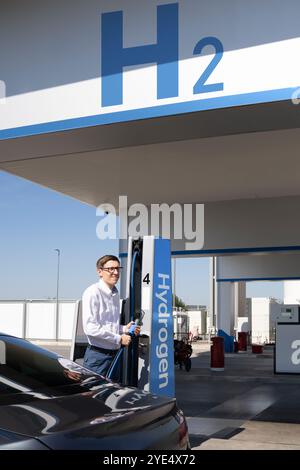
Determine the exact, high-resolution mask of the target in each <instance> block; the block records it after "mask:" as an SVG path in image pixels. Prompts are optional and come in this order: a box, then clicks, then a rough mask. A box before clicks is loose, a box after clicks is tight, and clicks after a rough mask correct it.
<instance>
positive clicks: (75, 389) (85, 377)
mask: <svg viewBox="0 0 300 470" xmlns="http://www.w3.org/2000/svg"><path fill="white" fill-rule="evenodd" d="M188 447H189V441H188V432H187V425H186V421H185V419H184V416H183V414H182V412H181V411H180V410H179V409H178V407H177V405H176V400H175V399H172V398H165V397H161V396H156V395H153V394H151V393H148V392H145V391H142V390H139V389H136V388H133V387H122V386H120V385H119V384H116V383H113V382H111V381H109V380H107V379H104V378H103V377H102V376H100V375H98V374H95V373H93V372H91V371H89V370H87V369H85V368H83V367H81V366H80V365H79V364H77V363H74V362H72V361H69V360H67V359H65V358H63V357H61V356H58V355H57V354H55V353H52V352H50V351H47V350H45V349H42V348H40V347H38V346H35V345H33V344H31V343H29V342H28V341H25V340H23V339H19V338H16V337H13V336H9V335H4V334H0V450H3V449H30V450H31V449H41V450H42V449H45V450H47V449H76V450H80V449H83V450H99V449H101V450H125V449H126V450H131V449H134V450H138V449H170V450H173V449H178V450H183V449H186V448H188Z"/></svg>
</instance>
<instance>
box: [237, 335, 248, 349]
mask: <svg viewBox="0 0 300 470" xmlns="http://www.w3.org/2000/svg"><path fill="white" fill-rule="evenodd" d="M238 344H239V351H247V333H246V332H245V331H239V333H238Z"/></svg>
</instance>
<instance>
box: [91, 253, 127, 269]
mask: <svg viewBox="0 0 300 470" xmlns="http://www.w3.org/2000/svg"><path fill="white" fill-rule="evenodd" d="M108 261H117V262H118V263H119V264H121V263H120V260H119V258H117V256H114V255H105V256H102V257H101V258H99V259H98V261H97V263H96V267H97V269H102V268H103V267H104V266H105V265H106V263H107V262H108Z"/></svg>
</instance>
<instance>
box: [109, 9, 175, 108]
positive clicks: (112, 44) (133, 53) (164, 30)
mask: <svg viewBox="0 0 300 470" xmlns="http://www.w3.org/2000/svg"><path fill="white" fill-rule="evenodd" d="M153 62H156V63H157V98H158V99H162V98H171V97H174V96H178V4H177V3H173V4H169V5H161V6H158V7H157V44H151V45H149V46H148V45H147V46H138V47H129V48H123V12H122V11H117V12H112V13H104V14H103V15H102V106H114V105H117V104H122V103H123V67H126V66H130V65H139V64H150V63H153Z"/></svg>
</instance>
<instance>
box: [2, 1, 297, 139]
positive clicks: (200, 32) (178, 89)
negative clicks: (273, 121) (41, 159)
mask: <svg viewBox="0 0 300 470" xmlns="http://www.w3.org/2000/svg"><path fill="white" fill-rule="evenodd" d="M61 3H62V5H63V4H65V3H66V2H64V1H62V2H61ZM96 3H97V8H96V11H95V4H96ZM240 3H241V4H242V5H240ZM216 4H217V8H216ZM20 8H21V7H20ZM51 8H52V7H51ZM53 8H54V9H55V8H56V7H55V6H54V7H53ZM61 8H62V7H60V9H61ZM23 9H24V14H25V10H26V8H25V6H24V8H23ZM257 11H259V15H258V14H257ZM19 14H22V8H21V10H20V12H19ZM288 14H289V12H288V11H287V8H286V5H285V3H283V2H282V3H278V5H277V7H276V9H272V11H271V10H270V7H269V4H268V2H261V1H260V0H253V1H252V2H237V1H236V0H226V2H221V1H220V2H211V1H209V0H207V1H203V2H202V1H201V2H200V1H199V0H177V1H176V2H175V0H174V1H172V0H130V1H124V0H109V1H107V0H98V1H97V2H86V3H85V4H82V7H79V8H76V9H73V10H72V12H71V14H70V15H69V14H68V15H67V16H66V17H67V18H68V19H67V21H68V23H67V24H66V28H62V30H59V31H57V35H58V37H57V42H58V43H61V44H65V47H64V48H61V49H60V51H59V53H58V51H57V47H56V43H54V42H53V37H52V28H49V31H48V30H47V28H46V29H45V31H44V33H43V34H44V36H43V43H41V44H39V41H37V38H36V37H33V36H30V35H29V36H28V37H26V38H24V37H23V38H22V42H21V43H20V44H19V46H18V50H16V52H15V61H14V63H21V62H22V60H21V58H22V57H23V56H24V54H26V51H28V50H31V49H32V47H33V43H34V47H35V48H36V47H38V53H39V55H41V56H43V68H44V69H45V70H46V69H49V70H51V80H50V81H49V77H48V78H47V77H43V74H39V70H38V65H37V63H36V62H34V61H33V62H32V63H31V64H30V63H29V66H28V67H27V68H26V70H22V73H21V75H20V74H19V75H20V76H22V81H23V83H31V82H32V76H31V74H33V76H34V77H35V80H36V77H37V76H39V75H40V76H39V79H38V82H37V83H38V86H33V89H32V90H31V89H30V90H29V91H26V92H25V91H24V92H18V93H17V92H16V93H11V94H10V96H9V97H7V98H6V100H4V99H1V98H3V96H1V89H0V104H3V106H0V139H6V138H15V137H19V136H26V135H33V134H39V133H45V132H55V131H61V130H66V129H75V128H79V127H88V126H97V125H106V124H113V123H119V122H127V121H133V120H139V119H148V118H158V117H162V116H171V115H179V114H184V113H191V112H197V111H205V110H211V109H220V108H226V107H234V106H242V105H248V104H256V103H266V102H272V101H282V100H292V99H293V102H294V103H296V101H297V100H296V99H295V96H299V70H298V69H299V64H298V62H297V60H295V57H298V54H299V50H300V49H299V48H300V33H299V25H298V23H297V20H296V19H297V18H299V15H300V3H299V2H294V4H293V14H292V15H291V14H289V21H283V20H282V18H285V17H286V15H288ZM38 18H39V16H34V17H32V18H31V19H30V21H29V25H28V28H29V29H34V28H35V24H36V21H37V20H38ZM266 18H268V20H269V19H270V18H271V21H266ZM41 20H42V21H44V19H43V18H41ZM237 25H238V28H237ZM72 28H73V29H74V32H73V33H72V34H71V35H70V33H67V31H69V32H72ZM75 28H76V31H75ZM99 29H100V30H101V31H100V34H99ZM16 34H17V33H16V32H15V31H13V30H11V31H7V32H5V35H6V36H5V39H6V42H7V43H9V42H10V41H11V37H14V35H16ZM73 34H74V37H75V38H76V41H73V42H70V38H72V37H73ZM99 36H100V37H99ZM43 44H47V54H44V53H43ZM87 44H88V45H90V48H89V46H86V48H87V49H86V50H85V49H84V45H87ZM87 55H88V60H85V57H86V56H87ZM75 56H76V57H77V60H76V61H73V60H70V57H71V58H72V57H75ZM54 64H55V66H54ZM66 64H68V78H67V80H66V76H65V73H64V72H62V71H64V70H65V67H66ZM1 67H2V70H3V71H5V74H7V77H10V76H11V77H12V78H13V77H14V74H15V73H16V71H15V69H14V68H13V67H12V65H11V61H10V60H9V57H8V56H7V57H6V55H5V51H4V52H3V55H2V61H1ZM79 72H80V73H79ZM0 78H2V79H3V80H4V78H5V77H4V76H2V77H0ZM14 80H15V78H13V81H12V83H13V82H14ZM35 80H33V82H34V83H35ZM37 83H36V85H37ZM0 88H1V87H0ZM21 89H22V87H21ZM25 89H26V87H25V88H24V90H25ZM2 95H3V94H2ZM28 109H30V113H29V112H28ZM1 111H2V113H1Z"/></svg>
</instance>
